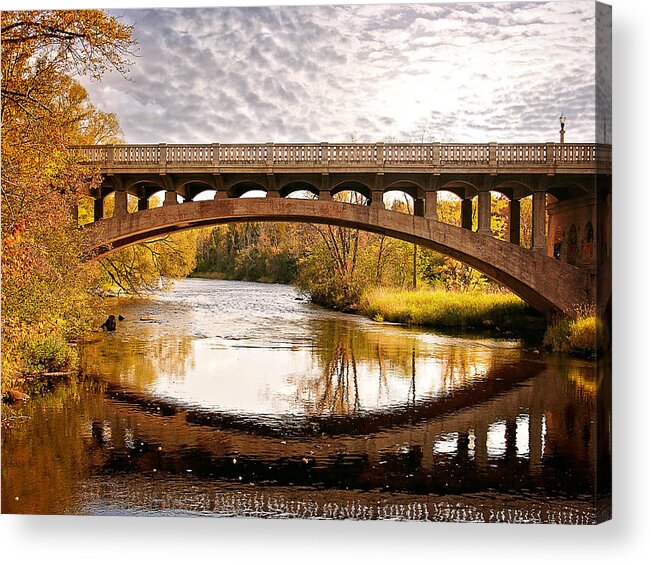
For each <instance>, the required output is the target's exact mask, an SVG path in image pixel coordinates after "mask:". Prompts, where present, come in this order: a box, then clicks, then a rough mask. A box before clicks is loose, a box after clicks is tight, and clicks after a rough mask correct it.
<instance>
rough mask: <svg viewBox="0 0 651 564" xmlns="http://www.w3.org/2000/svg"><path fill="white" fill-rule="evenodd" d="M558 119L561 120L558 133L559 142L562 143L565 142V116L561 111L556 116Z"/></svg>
mask: <svg viewBox="0 0 651 564" xmlns="http://www.w3.org/2000/svg"><path fill="white" fill-rule="evenodd" d="M558 121H560V122H561V130H560V131H559V133H560V134H561V144H562V143H565V116H564V115H563V114H562V113H561V115H560V117H559V118H558Z"/></svg>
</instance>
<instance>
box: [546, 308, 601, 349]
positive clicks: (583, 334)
mask: <svg viewBox="0 0 651 564" xmlns="http://www.w3.org/2000/svg"><path fill="white" fill-rule="evenodd" d="M601 331H602V322H601V320H600V319H599V318H597V316H595V315H594V314H592V313H591V312H588V311H581V312H579V316H578V317H577V318H576V319H571V318H568V317H561V318H558V319H556V320H554V322H552V323H551V324H550V325H549V327H548V328H547V331H545V336H544V338H543V344H544V345H545V346H546V347H547V348H549V349H550V350H552V351H554V352H563V353H567V352H573V353H578V354H582V355H590V354H594V353H595V352H596V351H597V338H598V335H599V333H600V332H601Z"/></svg>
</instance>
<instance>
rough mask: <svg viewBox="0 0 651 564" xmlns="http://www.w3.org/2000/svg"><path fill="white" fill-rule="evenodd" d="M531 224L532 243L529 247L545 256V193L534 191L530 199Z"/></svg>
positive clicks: (543, 191) (544, 191)
mask: <svg viewBox="0 0 651 564" xmlns="http://www.w3.org/2000/svg"><path fill="white" fill-rule="evenodd" d="M532 207H533V210H532V213H531V223H532V231H533V237H532V239H533V241H532V245H531V247H532V248H533V250H534V251H537V252H539V253H543V254H547V233H546V228H547V191H546V190H535V191H534V193H533V198H532Z"/></svg>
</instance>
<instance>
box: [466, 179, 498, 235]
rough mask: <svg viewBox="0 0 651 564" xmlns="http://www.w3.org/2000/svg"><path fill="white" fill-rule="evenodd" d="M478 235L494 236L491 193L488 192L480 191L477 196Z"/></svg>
mask: <svg viewBox="0 0 651 564" xmlns="http://www.w3.org/2000/svg"><path fill="white" fill-rule="evenodd" d="M471 205H472V204H471ZM471 214H472V208H471ZM471 221H472V215H471ZM477 233H481V234H482V235H490V236H492V235H493V232H492V231H491V193H490V192H489V191H488V190H480V192H479V195H478V196H477Z"/></svg>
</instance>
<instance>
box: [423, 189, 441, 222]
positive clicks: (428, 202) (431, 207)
mask: <svg viewBox="0 0 651 564" xmlns="http://www.w3.org/2000/svg"><path fill="white" fill-rule="evenodd" d="M438 201H439V200H438V192H425V217H426V218H427V219H433V220H434V221H438V218H439V217H438V211H437V210H438Z"/></svg>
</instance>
